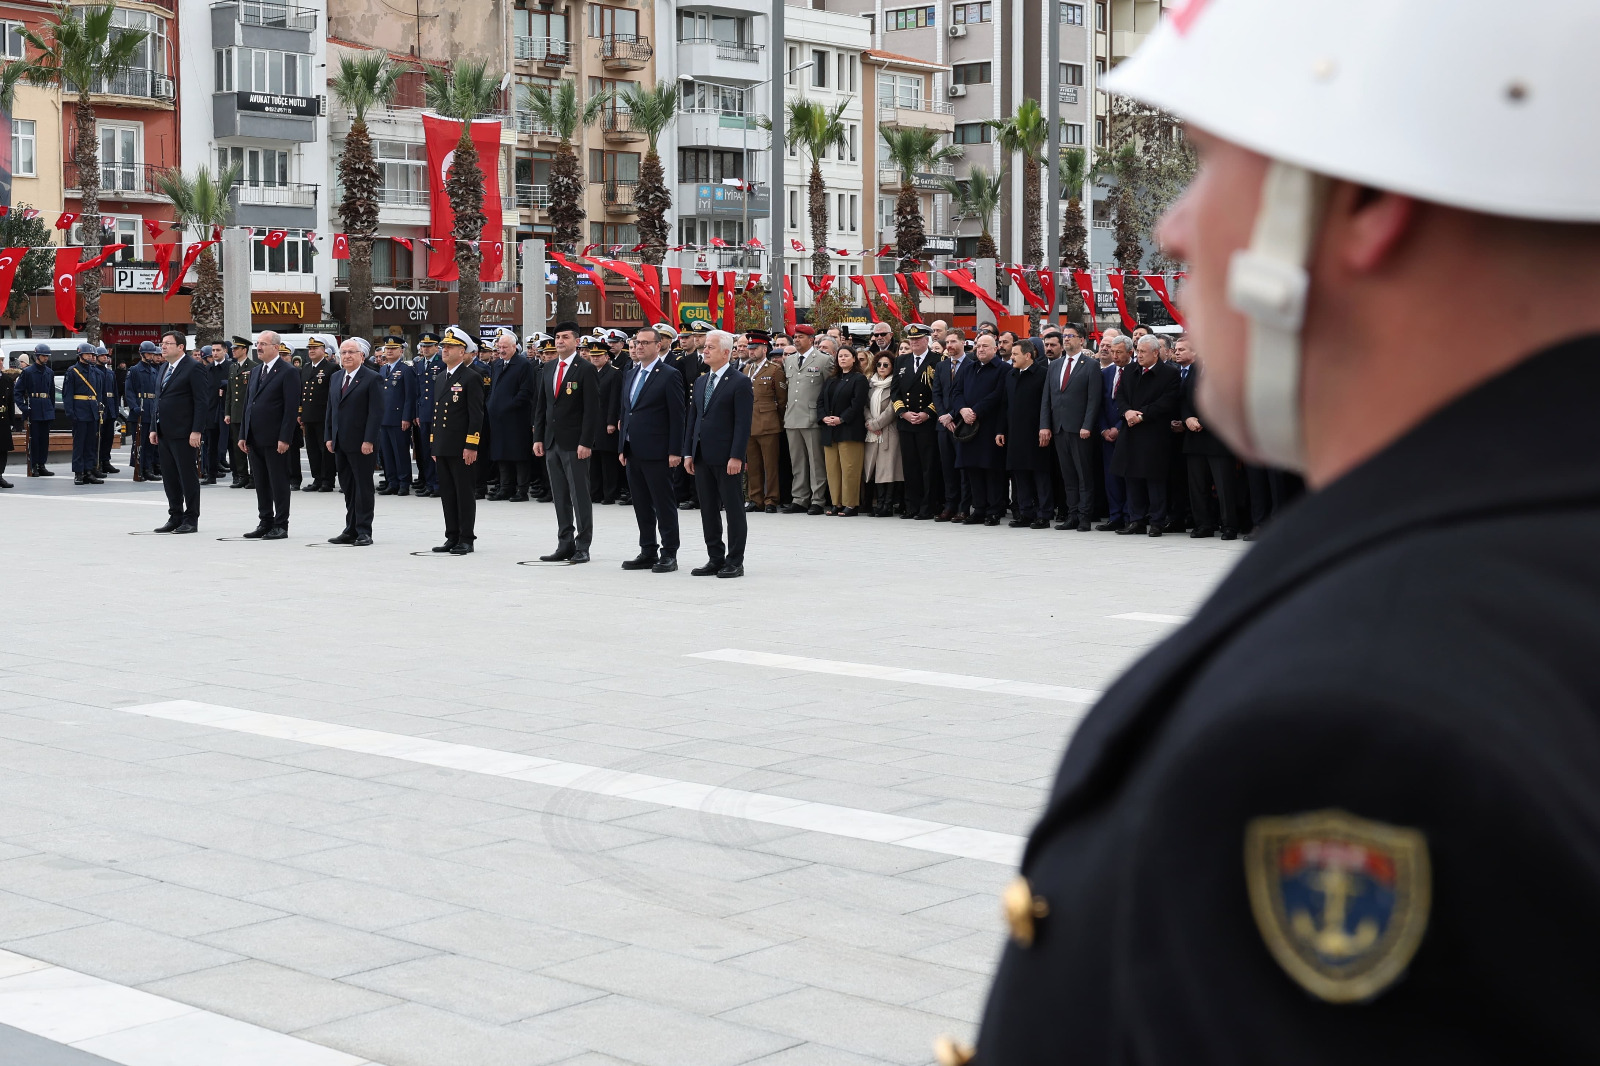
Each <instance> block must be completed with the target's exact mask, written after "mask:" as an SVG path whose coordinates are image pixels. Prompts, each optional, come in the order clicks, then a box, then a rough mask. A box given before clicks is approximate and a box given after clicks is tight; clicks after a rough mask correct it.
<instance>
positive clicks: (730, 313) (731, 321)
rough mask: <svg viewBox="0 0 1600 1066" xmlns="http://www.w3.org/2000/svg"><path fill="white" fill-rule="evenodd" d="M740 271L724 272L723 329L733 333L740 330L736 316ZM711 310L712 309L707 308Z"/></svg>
mask: <svg viewBox="0 0 1600 1066" xmlns="http://www.w3.org/2000/svg"><path fill="white" fill-rule="evenodd" d="M738 284H739V274H738V271H734V270H724V271H723V272H722V328H723V329H725V330H727V331H728V332H729V333H732V332H733V331H734V330H736V329H738V328H739V319H738V316H737V315H736V314H735V308H736V305H737V304H738V300H737V299H735V297H736V296H738V293H739V289H738V287H737V286H738ZM707 310H710V308H707Z"/></svg>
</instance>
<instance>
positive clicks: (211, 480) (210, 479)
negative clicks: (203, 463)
mask: <svg viewBox="0 0 1600 1066" xmlns="http://www.w3.org/2000/svg"><path fill="white" fill-rule="evenodd" d="M216 483H217V479H216V478H214V477H208V478H204V479H202V480H201V482H200V484H202V485H215V484H216Z"/></svg>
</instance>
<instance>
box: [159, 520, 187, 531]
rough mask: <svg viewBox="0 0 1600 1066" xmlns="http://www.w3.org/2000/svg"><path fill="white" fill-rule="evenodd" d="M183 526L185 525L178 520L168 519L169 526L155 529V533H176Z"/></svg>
mask: <svg viewBox="0 0 1600 1066" xmlns="http://www.w3.org/2000/svg"><path fill="white" fill-rule="evenodd" d="M181 525H183V523H182V522H180V521H178V520H177V519H176V518H169V519H167V524H166V525H164V526H157V527H156V529H155V532H157V533H172V532H174V531H176V530H177V528H178V527H179V526H181Z"/></svg>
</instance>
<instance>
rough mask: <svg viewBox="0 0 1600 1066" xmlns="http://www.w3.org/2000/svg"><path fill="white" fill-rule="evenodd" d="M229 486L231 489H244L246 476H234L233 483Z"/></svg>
mask: <svg viewBox="0 0 1600 1066" xmlns="http://www.w3.org/2000/svg"><path fill="white" fill-rule="evenodd" d="M228 487H229V488H230V489H242V488H244V478H239V477H236V478H234V479H233V483H232V484H231V485H229V486H228Z"/></svg>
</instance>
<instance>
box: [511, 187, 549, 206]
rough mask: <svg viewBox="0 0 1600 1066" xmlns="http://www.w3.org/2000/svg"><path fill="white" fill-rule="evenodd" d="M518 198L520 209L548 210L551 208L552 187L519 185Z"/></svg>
mask: <svg viewBox="0 0 1600 1066" xmlns="http://www.w3.org/2000/svg"><path fill="white" fill-rule="evenodd" d="M516 198H517V206H518V207H521V208H524V209H530V208H534V209H540V210H543V209H547V208H549V206H550V186H548V185H518V186H517V191H516Z"/></svg>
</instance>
